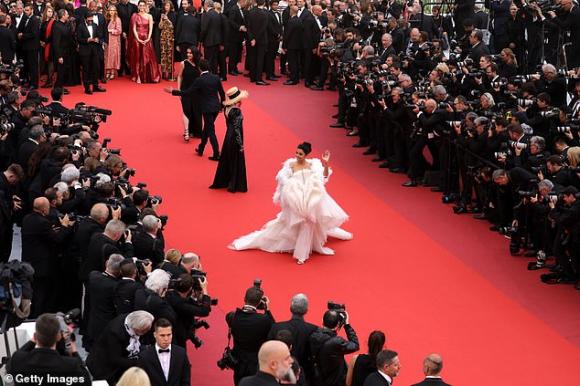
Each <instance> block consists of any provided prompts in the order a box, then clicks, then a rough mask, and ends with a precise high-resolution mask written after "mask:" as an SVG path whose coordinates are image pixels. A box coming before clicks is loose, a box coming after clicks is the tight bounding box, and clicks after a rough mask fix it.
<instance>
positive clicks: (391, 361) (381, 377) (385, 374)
mask: <svg viewBox="0 0 580 386" xmlns="http://www.w3.org/2000/svg"><path fill="white" fill-rule="evenodd" d="M377 369H378V370H377V371H375V372H373V373H371V374H370V375H369V376H368V377H367V379H365V383H364V386H391V385H392V384H393V379H394V378H395V377H396V376H397V375H399V370H400V369H401V363H400V362H399V354H397V353H396V352H395V351H391V350H383V351H381V352H380V353H378V354H377Z"/></svg>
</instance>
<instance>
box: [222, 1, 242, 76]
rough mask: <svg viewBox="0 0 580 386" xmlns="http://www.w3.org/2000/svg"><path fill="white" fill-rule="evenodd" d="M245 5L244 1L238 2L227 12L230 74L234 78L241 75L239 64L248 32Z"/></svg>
mask: <svg viewBox="0 0 580 386" xmlns="http://www.w3.org/2000/svg"><path fill="white" fill-rule="evenodd" d="M244 3H245V2H244V0H238V2H237V3H236V4H234V5H232V6H230V8H229V9H228V10H227V11H225V12H227V16H228V34H227V39H228V50H229V53H228V55H229V61H228V73H229V74H230V75H233V76H237V75H239V74H240V72H239V71H238V63H239V62H240V61H241V60H242V49H243V46H242V44H243V41H244V37H245V35H246V32H247V29H246V20H245V15H244Z"/></svg>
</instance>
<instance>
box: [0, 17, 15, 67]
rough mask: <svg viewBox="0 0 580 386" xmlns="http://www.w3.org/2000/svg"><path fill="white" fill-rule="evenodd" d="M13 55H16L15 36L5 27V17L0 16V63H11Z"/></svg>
mask: <svg viewBox="0 0 580 386" xmlns="http://www.w3.org/2000/svg"><path fill="white" fill-rule="evenodd" d="M14 55H16V36H15V35H14V33H13V32H12V31H11V30H10V28H9V26H7V25H6V15H0V56H2V63H4V64H10V63H12V61H13V60H14Z"/></svg>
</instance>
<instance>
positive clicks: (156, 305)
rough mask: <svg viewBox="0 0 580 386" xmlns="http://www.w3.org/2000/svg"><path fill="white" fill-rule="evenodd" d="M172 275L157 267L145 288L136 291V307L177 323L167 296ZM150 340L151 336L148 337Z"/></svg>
mask: <svg viewBox="0 0 580 386" xmlns="http://www.w3.org/2000/svg"><path fill="white" fill-rule="evenodd" d="M170 280H171V279H170V277H169V274H168V273H167V272H165V271H164V270H162V269H156V270H154V271H153V272H151V274H149V275H148V277H147V281H145V288H144V289H137V291H135V309H136V310H144V311H147V312H149V313H151V314H152V315H153V316H154V317H155V320H157V319H160V318H165V319H167V320H169V321H170V322H171V323H172V324H175V311H174V310H173V308H172V307H171V305H170V304H169V302H168V301H167V299H166V298H165V295H166V294H167V290H168V289H169V282H170ZM147 338H148V339H147V342H150V341H151V340H150V339H149V338H150V337H149V336H148V337H147Z"/></svg>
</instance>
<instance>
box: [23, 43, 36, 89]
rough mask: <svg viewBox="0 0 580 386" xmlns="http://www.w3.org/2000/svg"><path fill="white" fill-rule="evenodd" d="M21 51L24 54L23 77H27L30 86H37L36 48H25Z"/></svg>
mask: <svg viewBox="0 0 580 386" xmlns="http://www.w3.org/2000/svg"><path fill="white" fill-rule="evenodd" d="M22 53H23V55H24V58H23V59H24V68H23V70H24V73H25V76H24V77H25V79H26V78H28V81H29V82H30V86H31V87H38V50H25V51H22Z"/></svg>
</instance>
